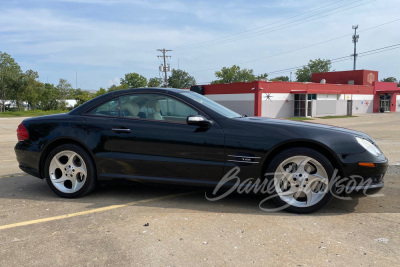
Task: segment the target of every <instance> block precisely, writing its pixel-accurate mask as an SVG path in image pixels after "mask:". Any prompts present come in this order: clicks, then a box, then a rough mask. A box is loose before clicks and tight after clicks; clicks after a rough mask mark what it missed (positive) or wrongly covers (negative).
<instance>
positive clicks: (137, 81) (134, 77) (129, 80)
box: [121, 72, 147, 88]
mask: <svg viewBox="0 0 400 267" xmlns="http://www.w3.org/2000/svg"><path fill="white" fill-rule="evenodd" d="M121 85H126V86H128V88H139V87H146V86H147V79H146V77H144V76H142V75H140V74H138V73H135V72H132V73H127V74H125V79H123V78H121Z"/></svg>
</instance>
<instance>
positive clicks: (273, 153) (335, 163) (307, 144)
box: [261, 140, 343, 176]
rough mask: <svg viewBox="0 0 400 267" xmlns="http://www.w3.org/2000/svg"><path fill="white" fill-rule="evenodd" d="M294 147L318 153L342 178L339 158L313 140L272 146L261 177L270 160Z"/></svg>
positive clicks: (294, 141)
mask: <svg viewBox="0 0 400 267" xmlns="http://www.w3.org/2000/svg"><path fill="white" fill-rule="evenodd" d="M294 147H305V148H310V149H313V150H315V151H318V152H319V153H321V154H322V155H324V156H325V157H326V158H327V159H328V160H329V161H330V162H331V163H332V165H333V167H334V168H335V169H337V170H338V171H339V172H338V174H339V175H340V176H343V168H342V164H341V162H340V159H339V157H338V156H337V155H336V154H335V152H333V151H332V150H331V149H330V148H329V147H327V146H326V145H324V144H322V143H319V142H316V141H314V140H293V141H288V142H284V143H281V144H278V145H276V146H274V147H273V148H272V149H270V150H269V151H268V153H267V155H266V157H265V160H264V163H263V169H262V174H261V175H263V174H264V173H265V171H266V169H267V168H268V165H269V163H270V162H271V161H272V159H273V158H274V157H275V156H276V155H278V154H279V153H280V152H282V151H284V150H287V149H289V148H294Z"/></svg>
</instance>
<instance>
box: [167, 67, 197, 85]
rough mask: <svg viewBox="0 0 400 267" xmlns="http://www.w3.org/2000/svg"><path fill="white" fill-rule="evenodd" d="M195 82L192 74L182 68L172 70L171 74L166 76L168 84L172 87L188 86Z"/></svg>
mask: <svg viewBox="0 0 400 267" xmlns="http://www.w3.org/2000/svg"><path fill="white" fill-rule="evenodd" d="M195 84H196V80H195V79H194V78H193V76H190V75H189V73H187V72H186V71H183V70H175V69H173V70H172V73H171V76H169V78H168V85H169V87H172V88H179V89H182V88H190V87H191V86H192V85H195Z"/></svg>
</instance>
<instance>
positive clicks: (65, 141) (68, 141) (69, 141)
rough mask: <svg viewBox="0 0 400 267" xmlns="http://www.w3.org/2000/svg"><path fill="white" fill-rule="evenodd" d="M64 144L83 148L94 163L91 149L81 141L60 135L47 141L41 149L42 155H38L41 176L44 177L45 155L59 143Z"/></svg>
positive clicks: (59, 144)
mask: <svg viewBox="0 0 400 267" xmlns="http://www.w3.org/2000/svg"><path fill="white" fill-rule="evenodd" d="M65 144H74V145H77V146H80V147H81V148H83V149H84V150H86V152H88V154H89V155H90V157H91V158H92V160H93V163H95V161H94V157H93V153H92V151H91V150H90V149H89V148H88V147H87V146H86V145H84V144H83V143H81V142H79V141H77V140H76V139H74V138H71V137H60V138H57V139H55V140H53V141H52V142H51V143H49V144H48V145H47V146H46V147H45V148H44V150H43V152H42V155H41V157H40V161H39V167H40V176H41V178H45V170H44V164H45V163H46V158H47V156H48V155H49V154H50V152H51V151H52V150H53V149H54V148H56V147H58V146H61V145H65Z"/></svg>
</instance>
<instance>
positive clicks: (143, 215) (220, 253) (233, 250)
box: [0, 113, 400, 266]
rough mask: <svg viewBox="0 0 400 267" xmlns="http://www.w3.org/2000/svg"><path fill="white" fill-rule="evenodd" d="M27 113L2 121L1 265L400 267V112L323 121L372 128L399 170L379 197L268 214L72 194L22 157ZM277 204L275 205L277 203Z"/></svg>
mask: <svg viewBox="0 0 400 267" xmlns="http://www.w3.org/2000/svg"><path fill="white" fill-rule="evenodd" d="M21 120H22V119H21V118H7V119H3V118H0V151H1V153H0V266H54V265H59V266H67V265H68V266H105V265H112V266H188V265H191V266H204V265H207V266H208V265H209V266H225V265H229V266H248V265H254V266H266V265H268V266H282V265H284V266H285V265H286V266H319V265H328V266H336V265H349V264H351V265H353V266H375V265H379V266H397V265H399V264H400V254H399V250H400V240H399V235H400V216H399V213H400V197H399V192H400V191H399V190H400V174H399V173H400V172H399V168H400V138H399V133H400V114H399V113H388V114H368V115H363V116H360V117H356V118H343V119H329V120H323V119H316V120H314V121H313V122H322V123H327V124H332V125H337V126H342V127H348V128H352V129H356V130H361V131H365V132H367V133H368V134H370V135H371V136H372V137H373V138H374V139H375V140H376V142H377V143H378V144H379V146H380V148H381V149H382V150H383V152H384V153H385V155H386V156H387V157H388V159H389V161H390V164H391V167H390V171H389V173H388V174H387V175H386V177H385V187H384V189H383V190H382V191H381V192H380V193H381V194H380V195H378V196H377V197H363V198H359V199H358V198H357V199H352V200H339V199H334V200H333V201H332V202H331V203H330V204H329V206H327V207H325V208H324V209H322V210H321V211H319V212H317V213H314V214H310V215H295V214H288V213H285V212H273V213H266V212H264V211H262V210H260V209H259V207H258V205H259V202H260V201H261V200H262V199H263V197H262V196H257V195H253V196H245V197H244V196H239V195H232V196H230V197H228V198H225V199H223V200H220V201H216V202H211V201H208V200H206V199H205V194H204V190H199V189H198V188H174V187H164V186H146V185H118V184H116V185H110V186H106V187H101V188H99V190H97V191H96V192H94V193H93V194H90V195H88V196H86V197H84V198H80V199H73V200H69V199H62V198H59V197H57V196H56V195H54V194H53V193H52V192H51V191H50V189H49V188H48V186H47V184H46V183H45V182H44V181H42V180H40V179H37V178H33V177H31V176H29V175H26V174H24V173H22V172H21V171H20V170H19V168H18V165H17V162H16V160H15V155H14V151H13V146H14V145H15V143H16V133H15V130H16V128H17V126H18V124H19V123H20V121H21ZM268 205H270V207H271V208H272V207H273V206H272V203H267V206H268Z"/></svg>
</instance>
